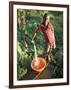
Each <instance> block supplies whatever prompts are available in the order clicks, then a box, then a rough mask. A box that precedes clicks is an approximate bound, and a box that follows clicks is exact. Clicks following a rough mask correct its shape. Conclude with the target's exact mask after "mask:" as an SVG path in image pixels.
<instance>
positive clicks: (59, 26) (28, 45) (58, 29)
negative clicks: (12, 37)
mask: <svg viewBox="0 0 71 90" xmlns="http://www.w3.org/2000/svg"><path fill="white" fill-rule="evenodd" d="M17 13H18V18H19V17H22V16H23V20H24V19H25V21H24V22H22V23H21V24H20V25H19V27H18V29H17V79H18V80H21V79H25V76H27V75H28V72H29V68H31V67H30V65H31V61H32V60H33V58H34V47H33V44H32V42H31V40H32V36H33V33H34V32H35V30H36V29H37V28H38V27H39V25H40V23H41V22H42V21H43V15H44V14H45V13H49V14H51V15H52V16H53V18H52V19H51V22H52V23H53V25H54V30H55V36H56V45H57V47H61V48H63V13H62V12H57V11H56V12H54V11H53V12H52V11H51V12H49V11H47V10H44V11H43V10H23V9H18V11H17ZM35 43H36V46H37V53H38V56H42V57H43V54H44V53H45V52H46V50H45V47H46V44H45V40H44V36H43V33H42V32H40V33H37V37H36V39H35ZM62 61H63V58H62V59H61V62H60V63H59V62H58V58H56V56H54V59H52V65H53V66H54V77H56V78H60V77H62V75H63V62H62ZM32 74H33V73H32ZM28 76H29V75H28Z"/></svg>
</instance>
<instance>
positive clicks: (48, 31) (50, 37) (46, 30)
mask: <svg viewBox="0 0 71 90" xmlns="http://www.w3.org/2000/svg"><path fill="white" fill-rule="evenodd" d="M52 30H53V25H52V24H51V23H49V24H48V26H47V27H46V26H45V25H44V23H41V24H40V27H39V28H38V29H37V30H36V32H40V31H42V32H43V34H44V37H45V40H46V42H47V43H48V44H50V45H51V46H54V44H55V36H54V32H53V31H52Z"/></svg>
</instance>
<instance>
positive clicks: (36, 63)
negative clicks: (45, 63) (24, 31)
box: [32, 41, 39, 66]
mask: <svg viewBox="0 0 71 90" xmlns="http://www.w3.org/2000/svg"><path fill="white" fill-rule="evenodd" d="M32 43H33V45H34V58H35V66H38V64H39V59H38V57H37V50H36V45H35V42H34V41H32Z"/></svg>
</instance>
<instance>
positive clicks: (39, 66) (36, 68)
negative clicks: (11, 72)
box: [31, 57, 46, 73]
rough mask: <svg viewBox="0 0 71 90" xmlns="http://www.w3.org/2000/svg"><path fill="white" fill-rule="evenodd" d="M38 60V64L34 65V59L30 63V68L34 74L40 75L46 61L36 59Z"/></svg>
mask: <svg viewBox="0 0 71 90" xmlns="http://www.w3.org/2000/svg"><path fill="white" fill-rule="evenodd" d="M37 59H38V60H39V63H38V64H37V65H35V62H36V61H35V59H33V60H32V62H31V68H32V69H33V70H34V71H35V72H36V73H40V72H42V71H43V70H44V69H45V67H46V60H45V59H44V58H41V57H38V58H37Z"/></svg>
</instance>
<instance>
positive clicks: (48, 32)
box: [32, 13, 56, 61]
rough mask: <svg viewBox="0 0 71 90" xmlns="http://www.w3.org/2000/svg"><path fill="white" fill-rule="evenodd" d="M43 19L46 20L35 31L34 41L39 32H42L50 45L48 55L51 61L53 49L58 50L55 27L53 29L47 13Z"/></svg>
mask: <svg viewBox="0 0 71 90" xmlns="http://www.w3.org/2000/svg"><path fill="white" fill-rule="evenodd" d="M43 19H44V21H43V22H42V23H41V24H40V26H39V28H38V29H37V30H36V31H35V33H34V35H33V39H32V40H34V38H35V36H36V33H37V32H41V31H42V32H43V35H44V37H45V40H46V43H48V44H47V45H48V47H47V55H48V59H49V61H50V53H51V51H52V48H56V44H55V35H54V27H53V25H52V23H51V22H50V16H49V15H48V14H47V13H46V14H45V15H44V18H43Z"/></svg>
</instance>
